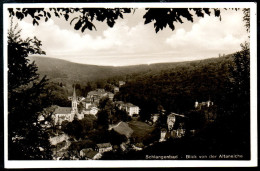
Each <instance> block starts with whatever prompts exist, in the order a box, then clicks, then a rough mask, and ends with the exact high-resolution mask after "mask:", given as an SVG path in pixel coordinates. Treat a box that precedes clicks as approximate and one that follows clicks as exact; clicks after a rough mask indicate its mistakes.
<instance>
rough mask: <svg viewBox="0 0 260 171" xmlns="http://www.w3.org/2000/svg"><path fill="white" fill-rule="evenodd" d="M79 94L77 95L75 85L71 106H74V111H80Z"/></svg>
mask: <svg viewBox="0 0 260 171" xmlns="http://www.w3.org/2000/svg"><path fill="white" fill-rule="evenodd" d="M77 104H78V103H77V95H76V91H75V86H74V87H73V96H72V101H71V107H72V111H74V112H77V111H78V107H77Z"/></svg>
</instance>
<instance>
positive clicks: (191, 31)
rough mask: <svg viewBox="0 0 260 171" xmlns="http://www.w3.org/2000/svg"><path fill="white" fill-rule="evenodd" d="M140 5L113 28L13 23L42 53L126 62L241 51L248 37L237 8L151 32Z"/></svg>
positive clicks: (117, 63) (109, 63)
mask: <svg viewBox="0 0 260 171" xmlns="http://www.w3.org/2000/svg"><path fill="white" fill-rule="evenodd" d="M145 12H146V11H145V9H143V8H140V9H137V10H136V11H135V13H134V14H133V13H131V14H125V15H124V19H118V20H117V21H116V24H115V25H114V27H112V28H110V27H108V26H107V25H106V23H102V22H94V24H95V26H96V28H97V31H95V30H94V31H90V30H85V32H84V33H81V31H77V30H74V28H73V25H70V24H69V22H66V21H65V20H63V19H58V18H55V17H52V18H51V19H50V20H49V21H48V22H44V21H42V22H40V25H39V26H33V25H32V23H31V20H30V19H25V20H22V21H18V25H19V28H21V29H22V32H21V35H22V37H23V38H27V37H33V36H36V37H37V38H38V39H40V40H41V41H42V44H43V46H42V49H43V50H44V51H45V52H46V57H52V58H59V59H65V60H68V61H71V62H76V63H83V64H93V65H104V66H126V65H138V64H152V63H162V62H180V61H191V60H200V59H206V58H212V57H218V56H219V54H220V55H223V54H230V53H234V52H237V51H239V50H240V49H241V47H240V44H241V43H243V42H245V41H248V33H247V32H246V28H245V27H244V22H243V12H242V10H238V11H235V10H224V9H222V10H221V18H222V19H221V21H220V20H219V18H217V17H214V16H213V15H212V16H208V15H205V17H204V18H198V17H194V22H193V23H191V22H189V21H187V20H185V19H183V21H184V23H183V24H180V23H178V24H175V30H174V31H172V30H171V29H170V28H169V27H167V28H165V29H164V30H162V31H161V30H160V31H159V32H158V33H156V32H155V29H154V27H153V23H149V24H146V25H145V24H144V19H143V15H144V14H145Z"/></svg>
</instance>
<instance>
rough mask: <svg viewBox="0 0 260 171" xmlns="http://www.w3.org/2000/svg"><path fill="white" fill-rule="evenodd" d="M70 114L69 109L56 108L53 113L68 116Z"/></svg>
mask: <svg viewBox="0 0 260 171" xmlns="http://www.w3.org/2000/svg"><path fill="white" fill-rule="evenodd" d="M70 113H71V107H60V106H58V107H57V108H56V109H55V111H54V114H70Z"/></svg>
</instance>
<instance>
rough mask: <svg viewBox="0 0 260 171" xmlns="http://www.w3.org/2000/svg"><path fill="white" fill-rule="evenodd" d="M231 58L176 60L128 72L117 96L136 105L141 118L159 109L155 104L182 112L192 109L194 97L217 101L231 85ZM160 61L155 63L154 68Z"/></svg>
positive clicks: (195, 98) (221, 99) (220, 99)
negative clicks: (159, 67)
mask: <svg viewBox="0 0 260 171" xmlns="http://www.w3.org/2000/svg"><path fill="white" fill-rule="evenodd" d="M232 58H233V57H232V55H228V56H226V57H220V58H214V59H213V58H212V59H207V60H200V61H193V62H182V63H175V64H174V66H172V68H170V69H169V68H168V69H167V68H166V69H164V70H160V71H159V70H149V71H148V72H143V73H140V74H134V75H132V76H129V80H128V81H127V84H126V85H125V86H123V87H121V88H120V92H119V94H117V95H116V98H117V99H118V100H123V101H129V102H132V103H134V104H135V105H138V106H139V107H140V108H141V109H142V110H141V116H142V117H144V118H145V117H147V118H149V114H151V113H155V112H158V106H162V107H164V108H165V109H166V110H167V111H169V112H180V113H183V112H185V111H189V110H191V109H194V103H195V101H196V100H198V101H199V102H202V101H207V100H211V101H213V102H214V103H215V104H220V103H221V102H222V101H223V100H224V99H225V98H226V96H227V93H228V89H229V86H230V66H231V65H233V63H232ZM160 65H161V64H155V65H154V66H155V68H157V67H156V66H160ZM164 65H165V66H167V65H168V64H164ZM169 65H170V64H169Z"/></svg>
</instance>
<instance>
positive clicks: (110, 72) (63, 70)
mask: <svg viewBox="0 0 260 171" xmlns="http://www.w3.org/2000/svg"><path fill="white" fill-rule="evenodd" d="M29 59H30V60H31V61H35V63H36V65H37V66H38V72H39V73H40V74H41V75H47V76H48V78H49V79H51V80H52V81H54V82H63V83H71V82H77V83H81V84H84V83H86V82H91V81H97V80H102V79H107V78H118V79H127V77H128V79H129V76H131V77H135V76H140V75H147V74H148V75H149V74H158V73H160V72H161V71H162V70H167V69H174V68H175V67H180V66H189V65H190V66H192V65H197V64H198V63H199V64H198V65H200V63H201V64H202V65H206V64H207V63H208V62H210V61H219V60H220V61H222V60H224V59H222V58H212V59H206V60H202V61H192V62H174V63H158V64H150V65H133V66H122V67H113V66H97V65H87V64H78V63H73V62H69V61H66V60H62V59H55V58H50V57H40V56H34V57H30V58H29ZM203 61H204V62H203ZM127 75H128V76H127Z"/></svg>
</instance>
